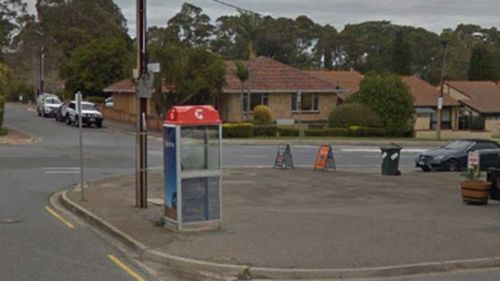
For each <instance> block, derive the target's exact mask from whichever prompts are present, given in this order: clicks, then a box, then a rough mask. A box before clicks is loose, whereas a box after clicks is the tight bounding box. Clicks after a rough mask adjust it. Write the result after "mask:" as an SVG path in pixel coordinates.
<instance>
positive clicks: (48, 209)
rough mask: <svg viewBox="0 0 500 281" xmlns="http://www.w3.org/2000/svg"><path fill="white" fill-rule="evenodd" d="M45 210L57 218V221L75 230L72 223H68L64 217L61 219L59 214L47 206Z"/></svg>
mask: <svg viewBox="0 0 500 281" xmlns="http://www.w3.org/2000/svg"><path fill="white" fill-rule="evenodd" d="M45 210H47V212H49V214H51V215H52V216H53V217H55V218H56V219H58V220H60V221H61V222H62V223H64V224H65V225H66V226H67V227H69V228H71V229H74V228H75V226H74V225H73V224H72V223H70V222H68V221H67V220H65V219H64V218H63V217H61V216H60V215H59V214H58V213H56V212H54V210H52V209H51V208H50V207H49V206H45Z"/></svg>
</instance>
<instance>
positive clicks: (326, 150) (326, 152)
mask: <svg viewBox="0 0 500 281" xmlns="http://www.w3.org/2000/svg"><path fill="white" fill-rule="evenodd" d="M314 170H320V171H336V170H337V166H336V165H335V156H334V155H333V149H332V146H331V145H322V146H320V147H319V150H318V154H317V156H316V161H315V162H314Z"/></svg>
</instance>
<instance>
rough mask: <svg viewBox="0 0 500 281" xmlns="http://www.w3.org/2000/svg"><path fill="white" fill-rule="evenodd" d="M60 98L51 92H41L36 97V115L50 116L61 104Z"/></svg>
mask: <svg viewBox="0 0 500 281" xmlns="http://www.w3.org/2000/svg"><path fill="white" fill-rule="evenodd" d="M61 104H62V102H61V100H60V99H59V98H58V97H57V96H56V95H53V94H47V93H45V94H41V95H39V96H38V98H37V99H36V111H37V113H38V116H43V117H51V116H54V111H55V110H56V109H57V108H59V107H60V106H61Z"/></svg>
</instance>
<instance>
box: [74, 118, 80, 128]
mask: <svg viewBox="0 0 500 281" xmlns="http://www.w3.org/2000/svg"><path fill="white" fill-rule="evenodd" d="M79 121H80V120H79V119H78V116H75V122H73V124H74V125H75V127H77V128H78V127H79V125H80V124H79Z"/></svg>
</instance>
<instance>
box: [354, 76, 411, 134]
mask: <svg viewBox="0 0 500 281" xmlns="http://www.w3.org/2000/svg"><path fill="white" fill-rule="evenodd" d="M348 101H349V102H357V103H362V104H366V105H368V106H370V107H371V108H372V109H373V110H375V111H376V112H377V113H378V114H379V116H380V117H381V118H382V120H383V122H384V127H385V128H386V130H387V132H388V134H389V135H392V136H397V135H403V134H405V133H406V132H407V131H409V130H412V129H413V125H414V124H415V108H414V107H413V95H412V93H411V91H410V88H409V87H408V85H407V84H406V83H405V82H403V80H401V77H399V76H398V75H394V74H383V75H377V74H369V75H366V76H365V78H364V79H363V81H361V84H360V86H359V91H358V92H357V93H355V94H354V95H352V96H351V97H350V98H349V99H348ZM364 126H366V127H372V126H367V125H364Z"/></svg>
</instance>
